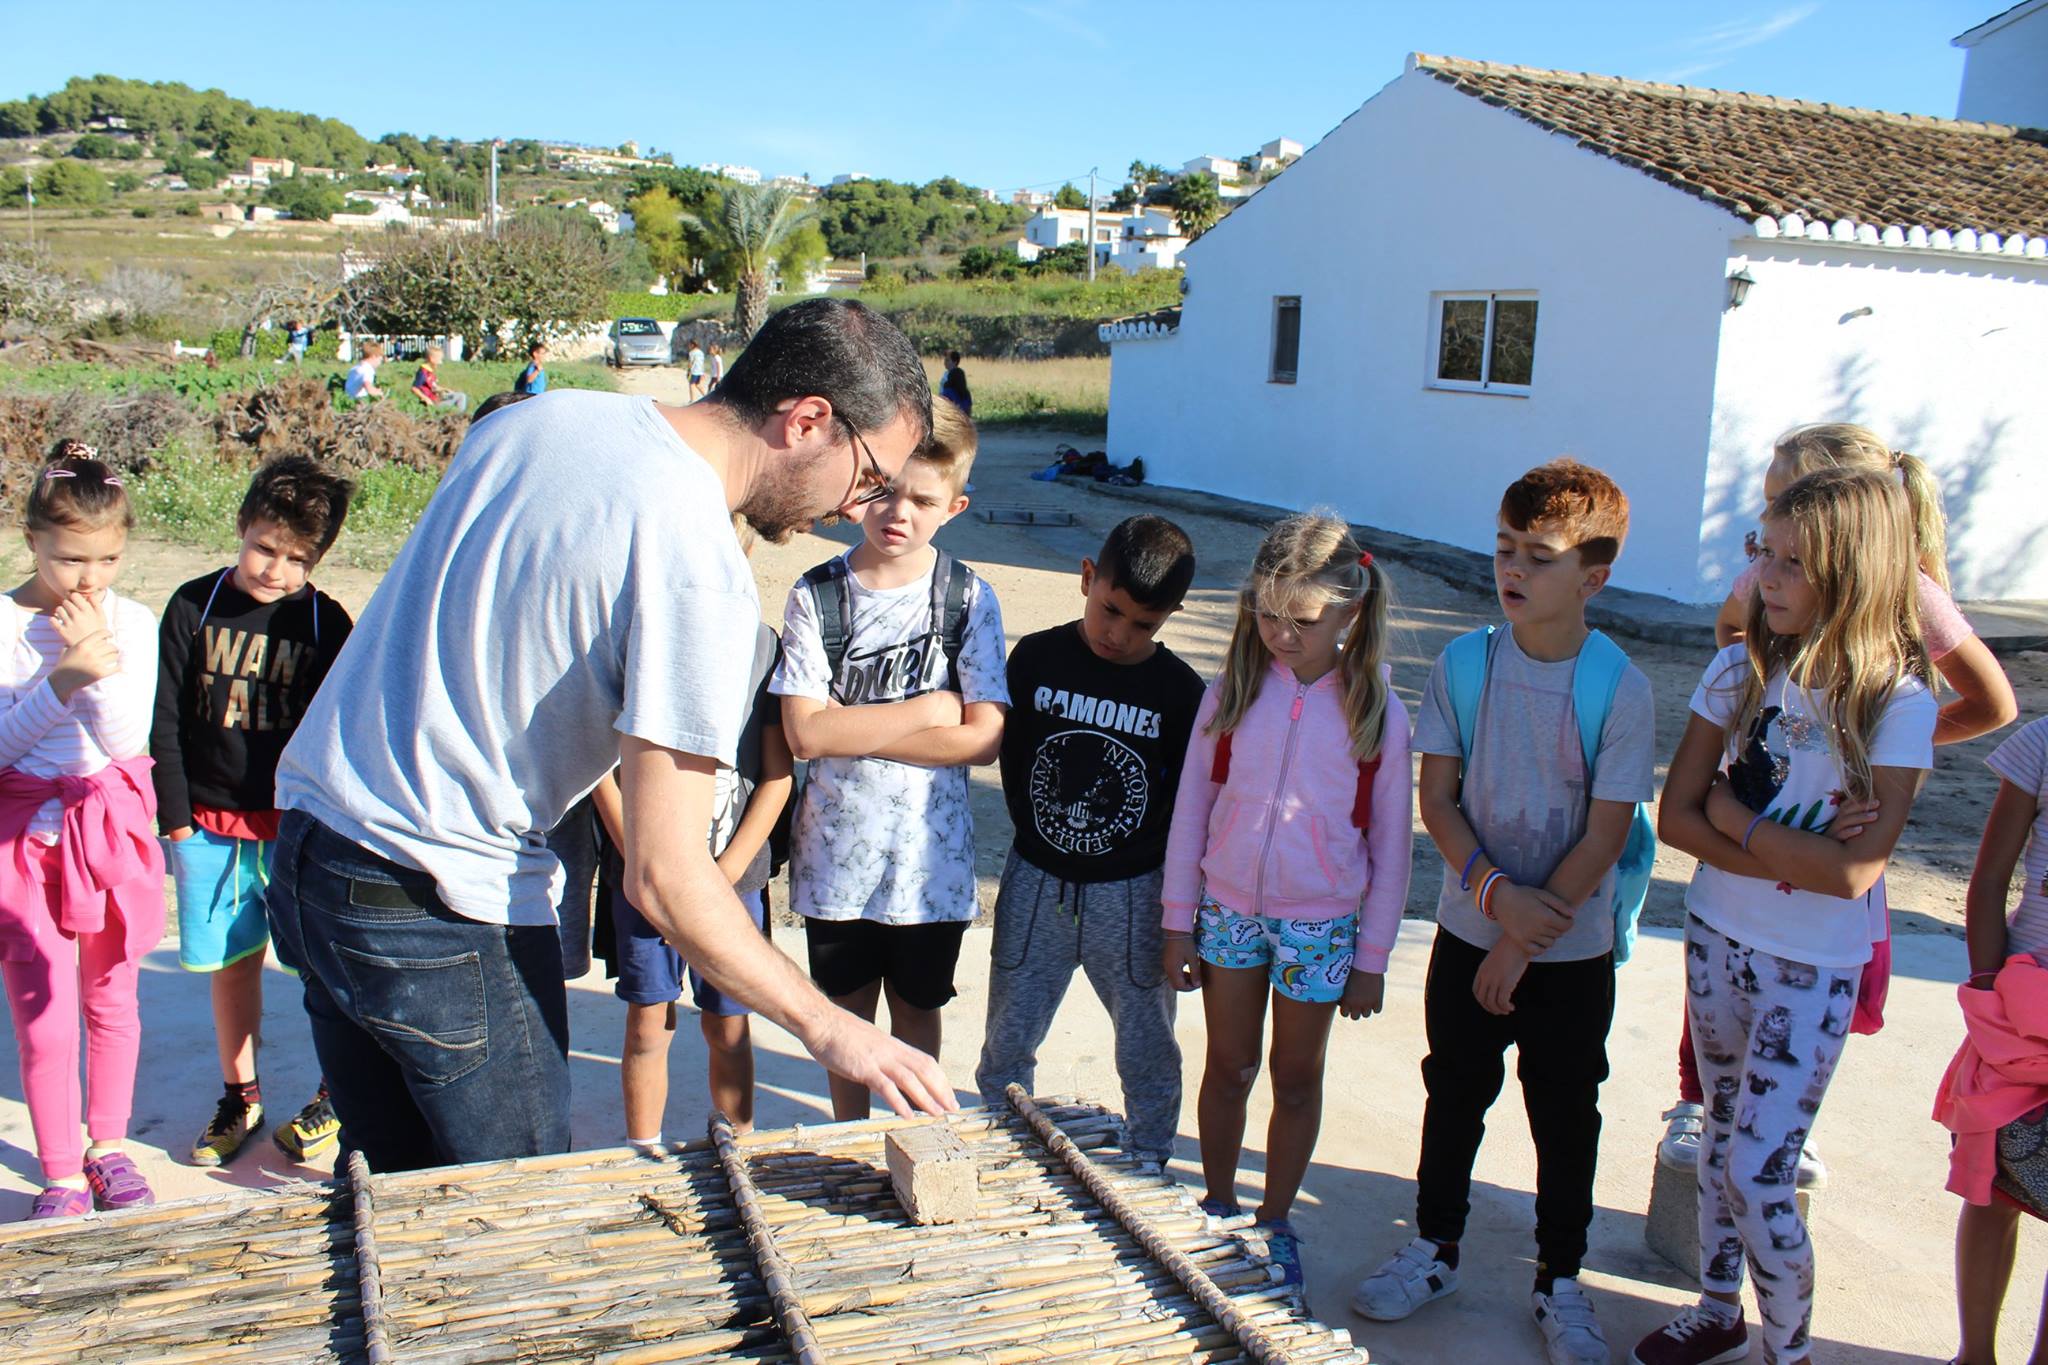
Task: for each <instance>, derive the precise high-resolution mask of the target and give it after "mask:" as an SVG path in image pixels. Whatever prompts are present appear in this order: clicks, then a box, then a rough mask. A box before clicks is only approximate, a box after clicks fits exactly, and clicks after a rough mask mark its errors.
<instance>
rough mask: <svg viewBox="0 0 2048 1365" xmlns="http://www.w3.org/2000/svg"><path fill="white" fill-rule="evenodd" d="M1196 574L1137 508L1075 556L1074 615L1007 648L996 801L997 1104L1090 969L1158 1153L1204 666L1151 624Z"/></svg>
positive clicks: (1181, 548) (1163, 1133) (1172, 1099)
mask: <svg viewBox="0 0 2048 1365" xmlns="http://www.w3.org/2000/svg"><path fill="white" fill-rule="evenodd" d="M1194 576H1195V550H1194V546H1193V544H1192V543H1191V542H1190V541H1189V540H1188V537H1187V532H1185V531H1183V530H1181V529H1180V527H1178V526H1176V525H1174V524H1173V523H1172V522H1170V521H1168V520H1166V518H1164V517H1154V516H1136V517H1131V518H1129V519H1127V520H1125V521H1122V522H1119V523H1118V524H1117V525H1116V527H1115V528H1114V529H1112V530H1111V531H1110V533H1109V538H1108V539H1107V540H1105V541H1104V542H1103V545H1102V552H1101V554H1100V555H1099V556H1098V557H1097V558H1095V559H1084V560H1082V561H1081V594H1082V597H1083V599H1084V601H1085V603H1086V605H1085V606H1084V607H1083V609H1082V612H1081V619H1080V620H1078V621H1070V622H1068V623H1067V624H1066V625H1063V626H1055V627H1054V628H1053V629H1051V630H1042V631H1039V632H1038V633H1037V634H1035V635H1027V636H1025V637H1024V638H1023V639H1021V640H1019V641H1018V642H1017V647H1016V648H1015V649H1013V650H1011V651H1010V662H1009V667H1008V675H1009V688H1010V697H1011V701H1012V707H1011V710H1010V714H1009V717H1008V719H1007V721H1006V722H1005V724H1004V726H1003V753H1002V765H1003V798H1004V800H1005V801H1007V802H1008V803H1009V807H1010V821H1011V824H1012V825H1013V826H1014V828H1015V830H1016V836H1015V840H1014V842H1013V843H1012V844H1011V847H1010V856H1009V860H1008V862H1006V863H1005V864H1004V866H1003V881H1002V887H1001V889H1000V890H998V891H997V892H996V914H995V919H996V933H995V944H994V947H993V949H992V958H991V961H990V964H989V987H988V1029H987V1033H986V1035H985V1040H984V1042H983V1043H982V1048H981V1065H980V1067H979V1069H978V1070H977V1071H976V1073H975V1081H976V1083H977V1084H978V1085H979V1086H980V1089H981V1100H982V1103H983V1104H986V1105H990V1106H992V1107H994V1108H997V1109H1000V1108H1002V1106H1003V1103H1004V1101H1003V1092H1004V1089H1005V1087H1007V1086H1009V1085H1010V1084H1012V1083H1015V1084H1018V1085H1021V1086H1023V1087H1024V1088H1025V1089H1026V1090H1033V1089H1034V1086H1035V1084H1036V1080H1037V1066H1038V1048H1039V1045H1040V1044H1042V1043H1043V1042H1044V1041H1045V1037H1046V1034H1047V1033H1048V1032H1049V1031H1050V1030H1051V1028H1052V1020H1053V1015H1054V1014H1056V1013H1058V1011H1059V1007H1060V1000H1061V998H1062V997H1064V996H1065V995H1066V992H1067V986H1068V985H1069V984H1070V983H1071V982H1072V981H1073V978H1074V969H1075V968H1076V967H1080V968H1082V969H1083V970H1085V971H1086V972H1087V974H1088V982H1089V984H1090V985H1092V986H1093V987H1094V988H1095V995H1096V998H1097V999H1099V1000H1100V1001H1101V1002H1102V1004H1103V1007H1104V1008H1106V1009H1107V1010H1108V1011H1109V1017H1110V1022H1111V1024H1112V1025H1113V1026H1114V1027H1115V1030H1116V1071H1117V1078H1118V1079H1119V1080H1120V1081H1121V1082H1122V1083H1123V1091H1124V1115H1125V1119H1126V1122H1127V1124H1128V1129H1127V1131H1126V1133H1125V1142H1124V1147H1125V1150H1126V1151H1127V1152H1129V1153H1130V1154H1131V1155H1132V1156H1134V1157H1137V1158H1138V1159H1139V1160H1143V1161H1155V1162H1159V1163H1162V1164H1163V1163H1165V1162H1167V1161H1169V1160H1171V1159H1172V1157H1173V1141H1174V1135H1175V1134H1176V1132H1178V1130H1179V1127H1180V1098H1181V1096H1180V1045H1179V1044H1178V1043H1177V1042H1175V1041H1174V1036H1173V1015H1174V992H1173V991H1172V990H1171V989H1170V988H1169V987H1168V986H1167V984H1166V978H1165V976H1164V974H1163V973H1162V971H1161V966H1160V961H1161V958H1160V949H1161V941H1160V928H1159V890H1160V876H1161V868H1162V867H1163V865H1164V864H1165V862H1166V832H1167V828H1168V825H1169V823H1170V822H1171V820H1172V818H1173V799H1174V794H1175V793H1176V792H1177V791H1178V790H1179V788H1180V778H1181V764H1182V762H1183V761H1184V760H1185V759H1186V757H1187V751H1188V739H1189V737H1190V736H1191V735H1192V734H1193V732H1194V724H1195V712H1196V710H1197V709H1198V708H1199V707H1200V706H1201V704H1202V680H1201V678H1200V676H1199V675H1197V674H1196V672H1195V670H1194V669H1192V668H1189V667H1188V666H1187V664H1186V663H1184V662H1182V660H1181V659H1180V658H1179V656H1177V655H1176V654H1174V652H1173V651H1172V650H1170V649H1168V648H1167V647H1166V646H1165V645H1162V644H1160V643H1159V642H1158V639H1157V637H1158V634H1159V628H1160V627H1161V626H1163V625H1165V624H1166V621H1167V619H1168V618H1169V617H1171V616H1172V615H1173V613H1175V612H1177V611H1179V610H1180V605H1181V599H1182V598H1183V597H1185V596H1186V595H1187V590H1188V585H1189V584H1190V583H1192V582H1193V581H1194Z"/></svg>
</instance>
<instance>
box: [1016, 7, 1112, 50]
mask: <svg viewBox="0 0 2048 1365" xmlns="http://www.w3.org/2000/svg"><path fill="white" fill-rule="evenodd" d="M1017 11H1018V13H1020V14H1023V15H1026V16H1028V17H1030V18H1032V19H1036V20H1037V21H1038V22H1039V23H1041V24H1044V25H1045V26H1047V27H1048V28H1056V29H1058V30H1059V31H1060V32H1062V33H1064V34H1066V35H1067V36H1069V37H1072V38H1079V39H1080V40H1081V41H1082V42H1084V43H1087V44H1088V45H1089V46H1090V47H1108V46H1109V39H1108V38H1106V37H1104V36H1103V33H1102V30H1100V29H1098V28H1096V27H1095V26H1094V25H1093V24H1090V23H1089V22H1088V21H1087V20H1086V19H1083V18H1082V17H1081V10H1080V7H1079V6H1077V5H1075V4H1073V3H1072V0H1048V2H1047V3H1036V4H1026V3H1019V4H1018V5H1017Z"/></svg>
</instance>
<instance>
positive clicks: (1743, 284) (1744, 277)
mask: <svg viewBox="0 0 2048 1365" xmlns="http://www.w3.org/2000/svg"><path fill="white" fill-rule="evenodd" d="M1755 283H1756V280H1755V278H1754V277H1752V276H1751V275H1750V273H1749V271H1748V269H1746V268H1745V269H1742V270H1738V271H1736V272H1735V273H1734V274H1733V275H1730V276H1729V277H1728V306H1729V307H1730V308H1740V307H1742V301H1743V300H1744V299H1746V298H1748V297H1749V287H1750V286H1751V285H1753V284H1755Z"/></svg>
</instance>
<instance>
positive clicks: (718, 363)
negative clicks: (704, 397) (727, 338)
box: [704, 341, 725, 393]
mask: <svg viewBox="0 0 2048 1365" xmlns="http://www.w3.org/2000/svg"><path fill="white" fill-rule="evenodd" d="M724 381H725V350H724V348H722V347H721V346H720V345H719V344H718V343H717V342H715V341H714V342H712V343H711V378H710V381H709V382H708V383H707V384H706V385H705V387H704V392H706V393H716V392H717V391H718V386H719V385H720V384H721V383H723V382H724Z"/></svg>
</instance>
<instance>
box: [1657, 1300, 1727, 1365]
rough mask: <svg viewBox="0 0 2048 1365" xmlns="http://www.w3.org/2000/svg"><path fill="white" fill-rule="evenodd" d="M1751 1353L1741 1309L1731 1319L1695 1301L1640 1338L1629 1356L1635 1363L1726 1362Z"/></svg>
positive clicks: (1722, 1364)
mask: <svg viewBox="0 0 2048 1365" xmlns="http://www.w3.org/2000/svg"><path fill="white" fill-rule="evenodd" d="M1748 1354H1749V1329H1748V1328H1747V1327H1745V1326H1744V1325H1743V1322H1742V1311H1741V1310H1740V1309H1737V1310H1736V1313H1735V1318H1734V1321H1732V1322H1730V1321H1727V1320H1724V1319H1723V1318H1722V1317H1721V1315H1720V1314H1718V1313H1711V1312H1709V1311H1707V1310H1706V1309H1704V1308H1702V1307H1700V1306H1699V1305H1698V1304H1696V1303H1695V1304H1688V1305H1687V1306H1686V1307H1685V1309H1684V1311H1682V1312H1680V1313H1679V1315H1678V1316H1677V1317H1675V1318H1673V1319H1672V1320H1671V1321H1669V1322H1667V1323H1665V1324H1664V1325H1663V1326H1662V1327H1660V1328H1658V1329H1657V1330H1656V1331H1654V1332H1652V1333H1650V1335H1648V1336H1646V1337H1644V1338H1643V1339H1642V1340H1641V1341H1639V1342H1637V1343H1636V1349H1635V1351H1634V1352H1633V1353H1632V1354H1631V1355H1630V1356H1629V1359H1630V1360H1632V1361H1634V1362H1635V1365H1726V1362H1728V1361H1731V1360H1740V1359H1742V1358H1743V1357H1744V1356H1746V1355H1748Z"/></svg>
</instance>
